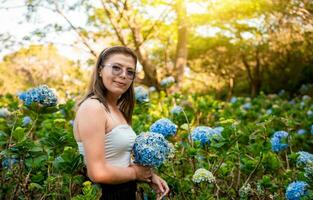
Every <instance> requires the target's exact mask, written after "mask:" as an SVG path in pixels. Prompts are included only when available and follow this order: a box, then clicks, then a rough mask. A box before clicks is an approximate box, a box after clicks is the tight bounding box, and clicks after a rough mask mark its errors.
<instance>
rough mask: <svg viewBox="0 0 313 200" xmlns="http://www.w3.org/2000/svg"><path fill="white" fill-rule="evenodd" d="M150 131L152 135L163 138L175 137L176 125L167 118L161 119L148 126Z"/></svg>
mask: <svg viewBox="0 0 313 200" xmlns="http://www.w3.org/2000/svg"><path fill="white" fill-rule="evenodd" d="M150 131H151V132H153V133H159V134H162V135H163V136H164V137H169V136H173V135H175V133H176V131H177V125H176V124H174V123H173V122H172V121H171V120H169V119H167V118H162V119H159V120H157V121H156V122H154V123H153V124H152V125H151V126H150Z"/></svg>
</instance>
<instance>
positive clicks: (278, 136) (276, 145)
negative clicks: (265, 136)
mask: <svg viewBox="0 0 313 200" xmlns="http://www.w3.org/2000/svg"><path fill="white" fill-rule="evenodd" d="M287 137H288V133H287V132H286V131H276V132H275V133H274V135H273V137H272V138H271V143H272V150H273V151H274V152H279V151H282V150H284V149H286V148H287V147H288V144H284V143H281V142H282V139H284V138H287Z"/></svg>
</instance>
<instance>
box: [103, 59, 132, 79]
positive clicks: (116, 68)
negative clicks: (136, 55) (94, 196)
mask: <svg viewBox="0 0 313 200" xmlns="http://www.w3.org/2000/svg"><path fill="white" fill-rule="evenodd" d="M102 66H103V67H105V66H108V67H111V71H112V75H113V76H119V75H121V74H122V73H123V72H124V70H123V67H122V66H121V65H119V64H117V63H110V64H106V65H102ZM135 76H136V72H135V71H134V70H132V69H126V77H127V78H128V79H129V80H134V79H135Z"/></svg>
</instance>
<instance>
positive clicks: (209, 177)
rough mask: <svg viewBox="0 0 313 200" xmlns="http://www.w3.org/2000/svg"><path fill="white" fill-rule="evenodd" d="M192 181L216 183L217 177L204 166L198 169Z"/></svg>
mask: <svg viewBox="0 0 313 200" xmlns="http://www.w3.org/2000/svg"><path fill="white" fill-rule="evenodd" d="M192 181H193V182H195V183H200V182H209V183H214V182H215V177H214V176H213V174H212V172H210V171H208V170H206V169H204V168H200V169H197V171H196V172H195V174H194V175H193V176H192Z"/></svg>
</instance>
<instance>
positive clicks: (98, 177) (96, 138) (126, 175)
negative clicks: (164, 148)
mask: <svg viewBox="0 0 313 200" xmlns="http://www.w3.org/2000/svg"><path fill="white" fill-rule="evenodd" d="M105 116H106V114H105V110H104V106H103V105H102V104H100V102H99V101H97V100H92V99H89V100H86V101H85V102H84V103H82V104H81V106H80V108H79V109H78V111H77V114H76V118H75V120H76V123H77V125H78V126H77V131H78V133H79V137H80V139H81V140H82V142H83V146H84V150H85V158H86V163H87V174H88V177H89V178H90V179H91V180H92V181H93V182H96V183H107V184H119V183H124V182H128V181H131V180H141V181H146V182H149V181H150V177H151V175H152V174H151V170H150V168H148V167H143V166H138V165H132V166H130V167H115V166H112V165H110V164H109V163H107V162H106V160H105V148H104V145H105V143H104V140H105V138H104V130H105V126H106V121H105Z"/></svg>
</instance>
